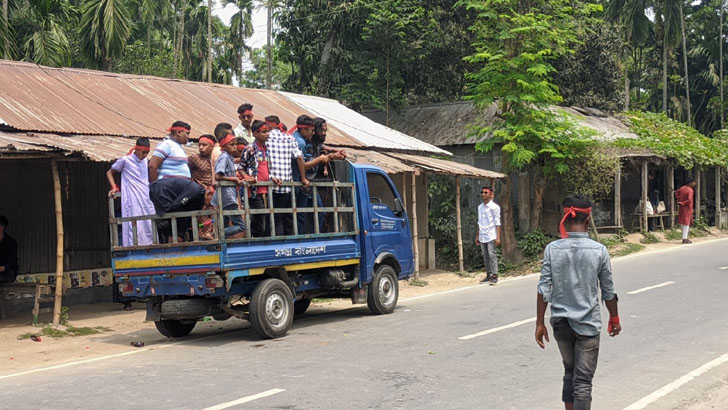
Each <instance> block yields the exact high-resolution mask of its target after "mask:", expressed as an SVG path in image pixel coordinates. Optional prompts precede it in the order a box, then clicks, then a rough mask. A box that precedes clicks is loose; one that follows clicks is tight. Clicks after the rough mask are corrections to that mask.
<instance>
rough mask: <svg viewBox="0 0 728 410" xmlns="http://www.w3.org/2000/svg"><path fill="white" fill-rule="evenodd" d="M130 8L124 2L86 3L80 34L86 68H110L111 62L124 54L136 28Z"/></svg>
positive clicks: (91, 0)
mask: <svg viewBox="0 0 728 410" xmlns="http://www.w3.org/2000/svg"><path fill="white" fill-rule="evenodd" d="M128 6H129V2H127V1H123V0H87V1H86V2H84V3H83V6H82V7H81V22H80V26H79V33H80V38H81V50H82V52H83V55H84V60H85V63H86V66H87V67H92V68H99V67H101V68H108V67H109V63H110V60H111V58H113V57H117V56H120V55H121V54H122V52H123V50H124V47H125V46H126V41H127V40H128V39H129V36H130V35H131V27H132V24H133V23H132V19H131V13H130V12H129V8H128Z"/></svg>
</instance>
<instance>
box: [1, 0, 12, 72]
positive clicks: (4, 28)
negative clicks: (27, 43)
mask: <svg viewBox="0 0 728 410" xmlns="http://www.w3.org/2000/svg"><path fill="white" fill-rule="evenodd" d="M8 21H9V19H8V0H3V20H2V21H0V40H2V41H1V42H0V46H2V52H3V57H4V58H5V59H9V58H10V44H11V43H12V42H11V40H10V24H8Z"/></svg>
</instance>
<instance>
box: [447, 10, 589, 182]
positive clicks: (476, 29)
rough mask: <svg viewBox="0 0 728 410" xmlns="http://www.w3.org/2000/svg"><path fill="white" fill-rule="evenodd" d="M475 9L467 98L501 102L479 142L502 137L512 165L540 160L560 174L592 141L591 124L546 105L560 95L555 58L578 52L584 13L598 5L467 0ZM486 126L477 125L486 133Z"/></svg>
mask: <svg viewBox="0 0 728 410" xmlns="http://www.w3.org/2000/svg"><path fill="white" fill-rule="evenodd" d="M459 4H460V5H461V6H463V7H464V8H466V9H468V10H473V11H475V12H477V16H478V17H477V19H476V21H475V23H474V24H473V26H472V27H471V29H472V30H473V33H474V35H475V37H476V39H475V42H474V43H473V47H474V48H475V50H476V52H475V53H474V54H472V55H470V56H468V57H467V58H466V61H468V62H469V63H471V64H472V65H473V66H474V67H475V68H476V70H475V71H473V72H471V73H468V74H467V75H466V78H467V79H468V81H469V83H470V90H469V92H470V95H469V96H468V98H469V99H471V100H473V101H474V102H475V103H476V104H477V105H478V106H479V107H483V108H485V107H489V106H490V105H491V104H492V103H493V102H497V103H498V106H499V111H500V119H501V120H502V121H501V123H499V124H497V125H496V126H494V127H493V128H492V129H490V128H488V129H487V131H493V138H492V139H491V140H490V141H488V142H487V143H483V144H479V145H478V146H476V148H477V149H479V150H489V149H491V148H492V147H493V144H494V143H495V142H499V143H502V144H503V146H502V151H503V153H504V154H505V158H506V162H507V164H506V165H507V167H508V168H511V169H522V168H525V167H527V166H530V165H533V164H539V165H542V166H543V168H544V174H545V175H546V176H547V177H548V176H553V175H557V174H563V173H565V172H566V171H568V169H569V165H568V162H569V160H572V159H573V158H575V157H576V156H578V155H580V153H581V152H583V151H584V150H585V149H586V148H587V147H589V146H591V145H592V144H593V140H592V138H591V137H592V136H593V133H591V132H590V131H589V130H586V129H584V128H582V127H577V126H576V125H575V124H574V123H573V122H572V121H571V120H570V119H568V118H566V116H564V115H562V114H561V113H556V112H553V111H551V110H549V109H548V107H549V106H550V105H552V104H557V103H559V102H561V101H562V98H561V96H560V95H559V90H558V88H557V87H556V85H555V84H554V83H553V81H552V76H553V74H554V72H555V68H554V67H553V65H552V63H553V61H554V60H555V59H557V58H559V57H561V56H564V55H566V54H569V53H571V52H573V50H572V47H573V46H574V45H575V44H576V43H577V41H578V37H577V33H578V32H579V31H580V28H581V27H583V25H581V23H579V21H580V20H583V21H584V22H586V21H590V19H591V17H590V16H591V15H592V13H594V12H596V11H598V10H599V9H600V6H599V5H597V4H593V3H579V5H578V6H576V7H574V3H573V2H570V1H567V0H540V1H534V2H530V3H529V4H528V5H527V6H525V7H522V6H523V5H522V4H521V2H520V1H518V0H485V1H480V0H462V1H461V2H460V3H459ZM483 131H485V130H482V129H481V130H480V131H477V132H480V133H482V132H483Z"/></svg>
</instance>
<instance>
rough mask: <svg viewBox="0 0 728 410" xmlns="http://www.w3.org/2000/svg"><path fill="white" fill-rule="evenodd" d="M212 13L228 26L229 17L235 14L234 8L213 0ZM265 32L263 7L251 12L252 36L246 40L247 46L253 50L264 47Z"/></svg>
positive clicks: (264, 11) (264, 10)
mask: <svg viewBox="0 0 728 410" xmlns="http://www.w3.org/2000/svg"><path fill="white" fill-rule="evenodd" d="M212 12H213V13H214V14H215V15H216V16H218V17H220V20H222V21H223V23H225V24H227V25H230V17H232V15H233V14H235V6H233V5H232V4H229V5H228V6H227V7H223V6H222V2H221V1H219V0H215V5H214V6H213V7H212ZM265 32H266V9H265V8H264V7H261V8H256V9H255V10H254V11H253V36H252V37H251V38H250V39H248V45H249V46H251V47H253V48H260V47H262V46H263V45H265Z"/></svg>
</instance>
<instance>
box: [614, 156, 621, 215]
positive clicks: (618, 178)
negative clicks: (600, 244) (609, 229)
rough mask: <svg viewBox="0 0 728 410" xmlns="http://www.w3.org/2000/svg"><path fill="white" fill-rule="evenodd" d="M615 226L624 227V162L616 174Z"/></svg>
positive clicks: (618, 167)
mask: <svg viewBox="0 0 728 410" xmlns="http://www.w3.org/2000/svg"><path fill="white" fill-rule="evenodd" d="M614 226H616V227H617V228H616V229H619V228H621V227H622V162H620V163H619V166H617V172H616V174H615V175H614Z"/></svg>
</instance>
